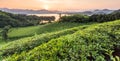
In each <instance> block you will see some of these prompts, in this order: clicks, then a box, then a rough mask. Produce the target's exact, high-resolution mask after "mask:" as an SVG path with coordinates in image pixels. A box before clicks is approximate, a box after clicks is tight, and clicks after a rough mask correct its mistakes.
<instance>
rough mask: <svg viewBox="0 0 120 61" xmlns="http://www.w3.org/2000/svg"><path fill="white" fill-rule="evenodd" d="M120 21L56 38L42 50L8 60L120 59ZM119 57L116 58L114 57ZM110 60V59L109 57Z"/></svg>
mask: <svg viewBox="0 0 120 61" xmlns="http://www.w3.org/2000/svg"><path fill="white" fill-rule="evenodd" d="M119 44H120V20H118V21H113V22H107V23H103V24H97V25H94V26H90V27H88V28H86V29H83V30H79V31H77V32H75V33H74V34H72V35H66V36H62V37H60V38H56V39H52V40H50V41H49V42H47V43H44V44H42V45H39V46H38V47H36V48H34V49H32V50H30V51H29V52H28V51H27V52H26V51H24V52H22V53H21V54H14V55H12V56H10V57H8V58H6V59H5V60H8V61H18V60H20V61H22V60H25V61H40V60H41V61H89V60H90V61H92V60H95V61H109V60H110V61H112V60H115V59H116V57H118V58H117V59H116V60H119V56H118V55H117V54H114V53H120V52H119V51H120V50H118V51H116V49H115V48H117V49H119V47H120V45H119ZM114 56H115V57H114ZM108 57H110V58H108Z"/></svg>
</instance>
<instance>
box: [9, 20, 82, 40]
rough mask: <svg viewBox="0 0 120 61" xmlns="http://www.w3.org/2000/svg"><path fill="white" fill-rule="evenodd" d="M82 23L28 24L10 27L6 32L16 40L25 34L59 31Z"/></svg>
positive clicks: (25, 35)
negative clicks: (27, 25) (26, 25)
mask: <svg viewBox="0 0 120 61" xmlns="http://www.w3.org/2000/svg"><path fill="white" fill-rule="evenodd" d="M79 25H82V24H80V23H68V22H67V23H57V22H55V23H49V24H45V25H39V26H29V27H19V28H12V29H11V30H10V32H9V33H8V35H9V38H10V39H13V40H16V39H19V38H23V37H27V36H33V35H34V34H35V33H36V34H43V33H49V32H56V31H61V30H65V29H69V28H73V27H76V26H79Z"/></svg>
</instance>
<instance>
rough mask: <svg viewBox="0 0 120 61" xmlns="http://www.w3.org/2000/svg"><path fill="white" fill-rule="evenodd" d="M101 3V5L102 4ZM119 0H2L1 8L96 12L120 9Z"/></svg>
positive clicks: (0, 2) (0, 1) (0, 0)
mask: <svg viewBox="0 0 120 61" xmlns="http://www.w3.org/2000/svg"><path fill="white" fill-rule="evenodd" d="M100 2H101V3H100ZM119 6H120V1H119V0H114V1H112V0H109V1H108V0H106V1H104V0H101V1H100V0H99V1H98V0H91V1H89V0H84V1H82V0H74V1H72V0H64V1H61V0H31V1H30V0H25V1H24V0H0V8H9V9H28V10H41V9H46V10H58V11H65V10H81V11H87V10H95V9H111V10H116V9H120V7H119Z"/></svg>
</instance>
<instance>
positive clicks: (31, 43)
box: [0, 24, 90, 56]
mask: <svg viewBox="0 0 120 61" xmlns="http://www.w3.org/2000/svg"><path fill="white" fill-rule="evenodd" d="M89 25H90V24H89ZM89 25H88V24H84V25H83V26H78V27H74V28H70V29H65V30H62V31H58V32H51V33H45V34H40V35H37V36H33V37H28V38H25V39H20V40H17V41H13V42H10V43H8V44H6V45H4V46H3V47H2V48H1V49H0V51H2V55H3V56H6V55H11V54H13V53H20V52H21V51H27V50H30V49H33V48H34V47H36V46H38V45H40V44H43V43H46V42H48V41H49V40H51V39H55V38H58V37H60V36H64V35H67V34H72V33H74V32H76V31H78V30H82V29H85V28H87V27H88V26H89ZM18 51H19V52H18Z"/></svg>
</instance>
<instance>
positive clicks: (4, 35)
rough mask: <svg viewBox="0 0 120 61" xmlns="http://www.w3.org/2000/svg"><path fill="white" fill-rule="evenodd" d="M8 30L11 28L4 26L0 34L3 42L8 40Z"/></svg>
mask: <svg viewBox="0 0 120 61" xmlns="http://www.w3.org/2000/svg"><path fill="white" fill-rule="evenodd" d="M10 28H11V26H10V25H8V26H5V27H4V28H3V31H2V32H1V34H2V38H3V39H4V40H7V39H8V31H9V29H10Z"/></svg>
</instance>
